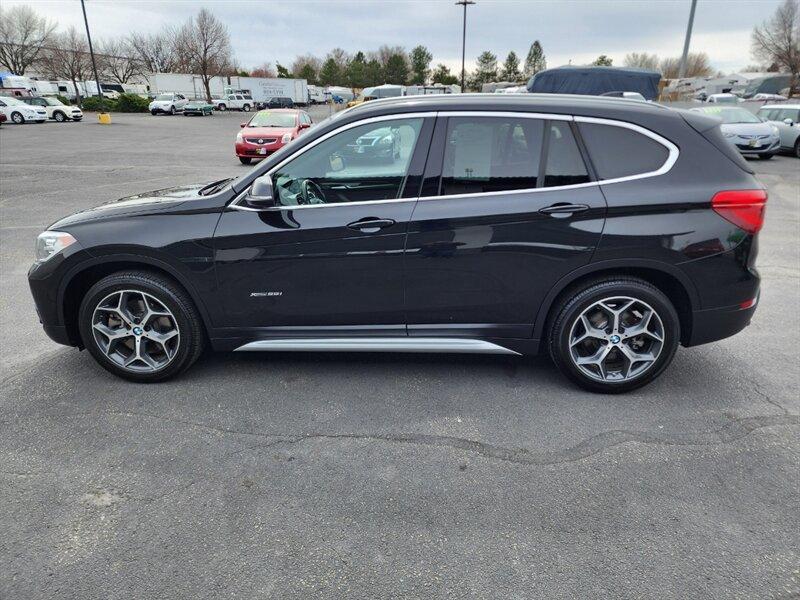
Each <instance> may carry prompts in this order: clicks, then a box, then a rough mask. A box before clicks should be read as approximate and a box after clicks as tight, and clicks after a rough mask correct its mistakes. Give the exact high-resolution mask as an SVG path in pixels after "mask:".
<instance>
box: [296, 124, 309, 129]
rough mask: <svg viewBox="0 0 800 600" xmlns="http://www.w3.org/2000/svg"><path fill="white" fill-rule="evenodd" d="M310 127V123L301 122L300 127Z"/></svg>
mask: <svg viewBox="0 0 800 600" xmlns="http://www.w3.org/2000/svg"><path fill="white" fill-rule="evenodd" d="M309 127H311V124H310V123H300V127H299V129H308V128H309Z"/></svg>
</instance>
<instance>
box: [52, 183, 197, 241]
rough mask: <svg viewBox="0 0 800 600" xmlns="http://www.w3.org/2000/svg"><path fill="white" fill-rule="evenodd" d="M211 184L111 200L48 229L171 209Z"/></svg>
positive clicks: (69, 217)
mask: <svg viewBox="0 0 800 600" xmlns="http://www.w3.org/2000/svg"><path fill="white" fill-rule="evenodd" d="M209 183H211V182H206V183H202V184H195V185H184V186H180V187H174V188H167V189H163V190H156V191H153V192H147V193H145V194H136V195H135V196H127V197H125V198H120V199H119V200H112V201H111V202H107V203H105V204H101V205H100V206H96V207H94V208H90V209H88V210H83V211H81V212H77V213H75V214H73V215H70V216H68V217H64V218H63V219H61V220H59V221H56V222H55V223H53V224H52V225H51V226H50V227H49V229H55V230H57V229H58V228H59V227H67V226H69V225H76V224H78V223H83V222H85V221H94V220H96V219H104V218H109V217H118V216H122V215H140V214H146V213H148V212H159V211H160V210H161V209H163V208H166V207H172V206H175V205H177V204H181V203H183V202H186V201H190V200H194V199H198V198H201V197H202V196H200V193H199V192H200V190H201V189H203V188H204V187H205V186H207V185H208V184H209Z"/></svg>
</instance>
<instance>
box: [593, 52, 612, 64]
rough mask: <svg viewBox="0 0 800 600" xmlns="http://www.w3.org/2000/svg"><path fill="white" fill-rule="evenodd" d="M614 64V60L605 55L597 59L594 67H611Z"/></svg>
mask: <svg viewBox="0 0 800 600" xmlns="http://www.w3.org/2000/svg"><path fill="white" fill-rule="evenodd" d="M612 62H614V61H613V60H612V59H610V58H609V57H607V56H606V55H605V54H601V55H600V56H598V57H597V58H596V59H595V61H594V62H593V63H592V65H594V66H595V67H610V66H611V63H612Z"/></svg>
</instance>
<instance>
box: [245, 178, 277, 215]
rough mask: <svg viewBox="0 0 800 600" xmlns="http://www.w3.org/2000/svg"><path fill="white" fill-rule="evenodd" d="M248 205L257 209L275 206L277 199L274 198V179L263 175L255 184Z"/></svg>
mask: <svg viewBox="0 0 800 600" xmlns="http://www.w3.org/2000/svg"><path fill="white" fill-rule="evenodd" d="M247 203H248V204H250V205H252V206H255V207H257V208H267V207H269V206H275V198H273V196H272V177H270V176H269V175H262V176H261V177H259V178H258V179H256V180H255V181H254V182H253V184H252V185H251V186H250V192H249V193H248V194H247Z"/></svg>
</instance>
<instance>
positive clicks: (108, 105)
mask: <svg viewBox="0 0 800 600" xmlns="http://www.w3.org/2000/svg"><path fill="white" fill-rule="evenodd" d="M81 109H83V110H96V111H98V112H100V111H102V110H106V111H113V110H115V109H116V101H115V100H112V99H110V98H98V97H97V96H89V97H87V98H83V99H82V100H81Z"/></svg>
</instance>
